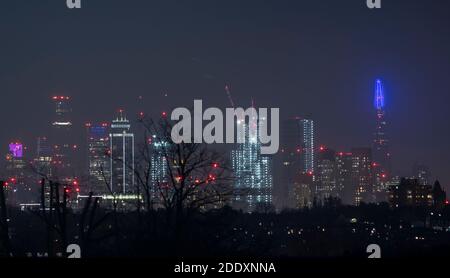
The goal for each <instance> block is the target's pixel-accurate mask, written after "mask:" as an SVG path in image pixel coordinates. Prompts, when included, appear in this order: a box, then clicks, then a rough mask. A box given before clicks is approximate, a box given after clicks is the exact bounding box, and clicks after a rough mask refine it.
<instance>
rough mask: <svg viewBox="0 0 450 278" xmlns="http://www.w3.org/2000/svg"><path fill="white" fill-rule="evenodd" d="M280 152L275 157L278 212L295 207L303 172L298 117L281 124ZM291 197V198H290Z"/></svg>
mask: <svg viewBox="0 0 450 278" xmlns="http://www.w3.org/2000/svg"><path fill="white" fill-rule="evenodd" d="M280 131H281V134H280V150H279V152H278V154H276V155H275V165H276V170H275V171H274V177H275V184H274V203H275V206H276V208H277V210H279V211H281V210H282V209H284V208H289V207H294V206H295V204H294V203H295V200H294V198H293V196H294V195H293V194H294V192H293V189H294V183H295V180H296V177H297V176H298V175H299V174H300V173H301V172H302V171H301V169H302V166H301V165H302V164H301V161H302V160H301V158H302V156H301V153H302V152H301V150H302V138H303V137H302V129H301V125H300V119H299V118H297V117H294V118H290V119H287V120H285V121H283V122H281V127H280ZM289 197H291V198H289Z"/></svg>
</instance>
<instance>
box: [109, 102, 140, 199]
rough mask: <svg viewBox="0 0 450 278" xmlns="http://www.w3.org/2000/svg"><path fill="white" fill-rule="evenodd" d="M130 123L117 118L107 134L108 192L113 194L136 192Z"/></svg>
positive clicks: (132, 136) (120, 114)
mask: <svg viewBox="0 0 450 278" xmlns="http://www.w3.org/2000/svg"><path fill="white" fill-rule="evenodd" d="M130 129H131V125H130V121H129V120H127V119H126V118H125V117H124V116H123V111H122V110H121V111H120V113H119V116H118V117H117V118H116V119H115V120H113V121H112V124H111V133H110V134H109V143H110V147H109V151H110V184H109V186H110V191H111V192H113V193H114V194H132V193H135V192H136V188H135V180H134V179H135V172H134V169H135V168H134V167H135V165H134V134H133V133H132V132H131V130H130Z"/></svg>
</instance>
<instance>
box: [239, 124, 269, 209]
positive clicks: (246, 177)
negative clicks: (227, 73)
mask: <svg viewBox="0 0 450 278" xmlns="http://www.w3.org/2000/svg"><path fill="white" fill-rule="evenodd" d="M262 121H264V119H262ZM262 121H260V124H264V123H262ZM237 124H238V125H244V133H243V134H242V135H243V136H244V139H243V142H244V143H238V144H237V147H236V149H235V150H233V151H232V153H231V160H232V167H233V170H234V175H235V178H236V181H235V183H234V194H233V205H234V206H235V207H236V208H240V209H243V210H245V211H254V210H255V209H258V208H264V207H265V208H267V207H270V206H272V186H273V178H272V159H271V157H270V156H266V155H262V154H261V143H260V142H259V139H258V138H259V137H258V136H259V128H258V127H257V126H250V124H247V123H246V122H245V121H244V120H238V121H237Z"/></svg>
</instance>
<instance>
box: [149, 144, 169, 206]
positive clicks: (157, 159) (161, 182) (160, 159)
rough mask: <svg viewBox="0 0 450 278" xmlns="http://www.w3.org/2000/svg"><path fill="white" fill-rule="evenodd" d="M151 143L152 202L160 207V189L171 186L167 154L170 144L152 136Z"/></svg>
mask: <svg viewBox="0 0 450 278" xmlns="http://www.w3.org/2000/svg"><path fill="white" fill-rule="evenodd" d="M150 143H151V146H152V148H151V152H152V153H151V157H150V163H151V165H152V168H151V177H150V179H151V185H152V200H153V202H154V203H155V205H157V206H159V205H160V204H161V202H160V201H161V200H160V195H159V189H160V188H162V187H164V186H165V185H167V184H169V182H168V181H169V178H170V177H169V173H168V171H169V169H168V162H167V159H166V157H167V155H166V153H165V150H166V148H168V143H167V142H164V141H162V140H158V138H157V137H156V135H153V136H152V141H151V142H150ZM165 147H166V148H165Z"/></svg>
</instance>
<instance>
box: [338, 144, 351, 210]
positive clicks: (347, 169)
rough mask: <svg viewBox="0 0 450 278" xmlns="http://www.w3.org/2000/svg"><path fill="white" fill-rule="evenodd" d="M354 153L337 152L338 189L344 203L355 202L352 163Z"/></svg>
mask: <svg viewBox="0 0 450 278" xmlns="http://www.w3.org/2000/svg"><path fill="white" fill-rule="evenodd" d="M352 156H353V154H352V153H347V152H339V153H337V154H336V190H337V192H338V194H339V198H341V200H342V202H343V203H344V204H353V190H352V188H353V186H352V165H353V158H352Z"/></svg>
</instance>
